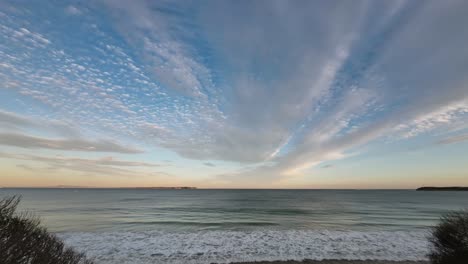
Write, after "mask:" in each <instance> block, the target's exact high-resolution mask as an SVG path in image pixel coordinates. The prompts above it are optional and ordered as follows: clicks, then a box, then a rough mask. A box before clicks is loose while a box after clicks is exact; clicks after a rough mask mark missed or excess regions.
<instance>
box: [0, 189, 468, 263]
mask: <svg viewBox="0 0 468 264" xmlns="http://www.w3.org/2000/svg"><path fill="white" fill-rule="evenodd" d="M15 194H19V195H22V202H21V204H20V209H21V210H28V211H32V212H33V213H34V214H36V215H37V216H39V217H40V218H41V220H42V222H43V224H44V225H45V226H47V228H48V229H49V230H50V231H53V232H56V233H57V235H58V236H59V237H61V238H63V239H64V240H65V242H66V243H67V244H68V245H71V246H73V247H75V248H76V249H78V250H82V251H84V252H85V253H86V254H87V255H88V256H89V257H91V258H94V259H95V261H96V263H97V264H111V263H112V264H114V263H135V264H139V263H174V264H175V263H213V262H216V263H229V262H234V261H236V262H237V261H259V260H302V259H314V260H321V259H345V260H364V259H372V260H395V261H403V260H427V257H426V256H427V253H428V249H429V244H428V242H427V237H428V236H429V234H430V228H431V226H433V225H434V224H435V223H437V221H438V219H439V217H440V215H441V214H443V213H446V212H448V211H451V210H460V209H465V208H467V207H468V192H417V191H413V190H204V189H197V190H146V189H0V197H4V196H10V195H15Z"/></svg>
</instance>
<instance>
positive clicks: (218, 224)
mask: <svg viewBox="0 0 468 264" xmlns="http://www.w3.org/2000/svg"><path fill="white" fill-rule="evenodd" d="M123 224H125V225H175V226H214V227H230V226H232V227H235V226H276V225H278V224H277V223H272V222H194V221H133V222H123Z"/></svg>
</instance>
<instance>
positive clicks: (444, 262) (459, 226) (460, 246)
mask: <svg viewBox="0 0 468 264" xmlns="http://www.w3.org/2000/svg"><path fill="white" fill-rule="evenodd" d="M430 243H431V245H432V248H431V252H430V254H429V258H430V260H431V262H432V263H433V264H449V263H450V264H462V263H463V264H466V263H468V211H462V212H452V213H449V214H446V215H444V216H442V218H441V221H440V223H439V224H438V225H437V226H435V227H434V228H433V229H432V237H431V238H430Z"/></svg>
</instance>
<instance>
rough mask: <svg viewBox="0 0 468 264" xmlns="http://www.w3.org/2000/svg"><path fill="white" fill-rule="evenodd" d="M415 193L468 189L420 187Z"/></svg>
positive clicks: (462, 188) (463, 188)
mask: <svg viewBox="0 0 468 264" xmlns="http://www.w3.org/2000/svg"><path fill="white" fill-rule="evenodd" d="M416 191H468V187H420V188H418V189H416Z"/></svg>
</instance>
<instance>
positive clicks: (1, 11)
mask: <svg viewBox="0 0 468 264" xmlns="http://www.w3.org/2000/svg"><path fill="white" fill-rule="evenodd" d="M466 10H468V2H467V1H463V0H460V1H457V0H449V1H419V0H415V1H410V0H409V1H397V0H395V1H359V0H357V1H344V0H343V1H333V0H331V1H328V0H327V1H300V0H297V1H274V0H268V1H262V0H258V1H242V0H240V1H227V0H223V1H204V0H201V1H188V0H187V1H164V0H160V1H145V0H134V1H126V0H90V1H48V0H44V1H21V0H20V1H17V0H15V1H13V0H11V1H10V0H5V1H1V2H0V186H4V187H13V186H36V187H45V186H59V185H63V186H87V187H124V186H126V187H135V186H196V187H199V188H415V187H419V186H424V185H426V186H427V185H437V186H441V185H443V186H449V185H468V45H467V43H468V27H467V26H466V25H468V16H467V15H466Z"/></svg>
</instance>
